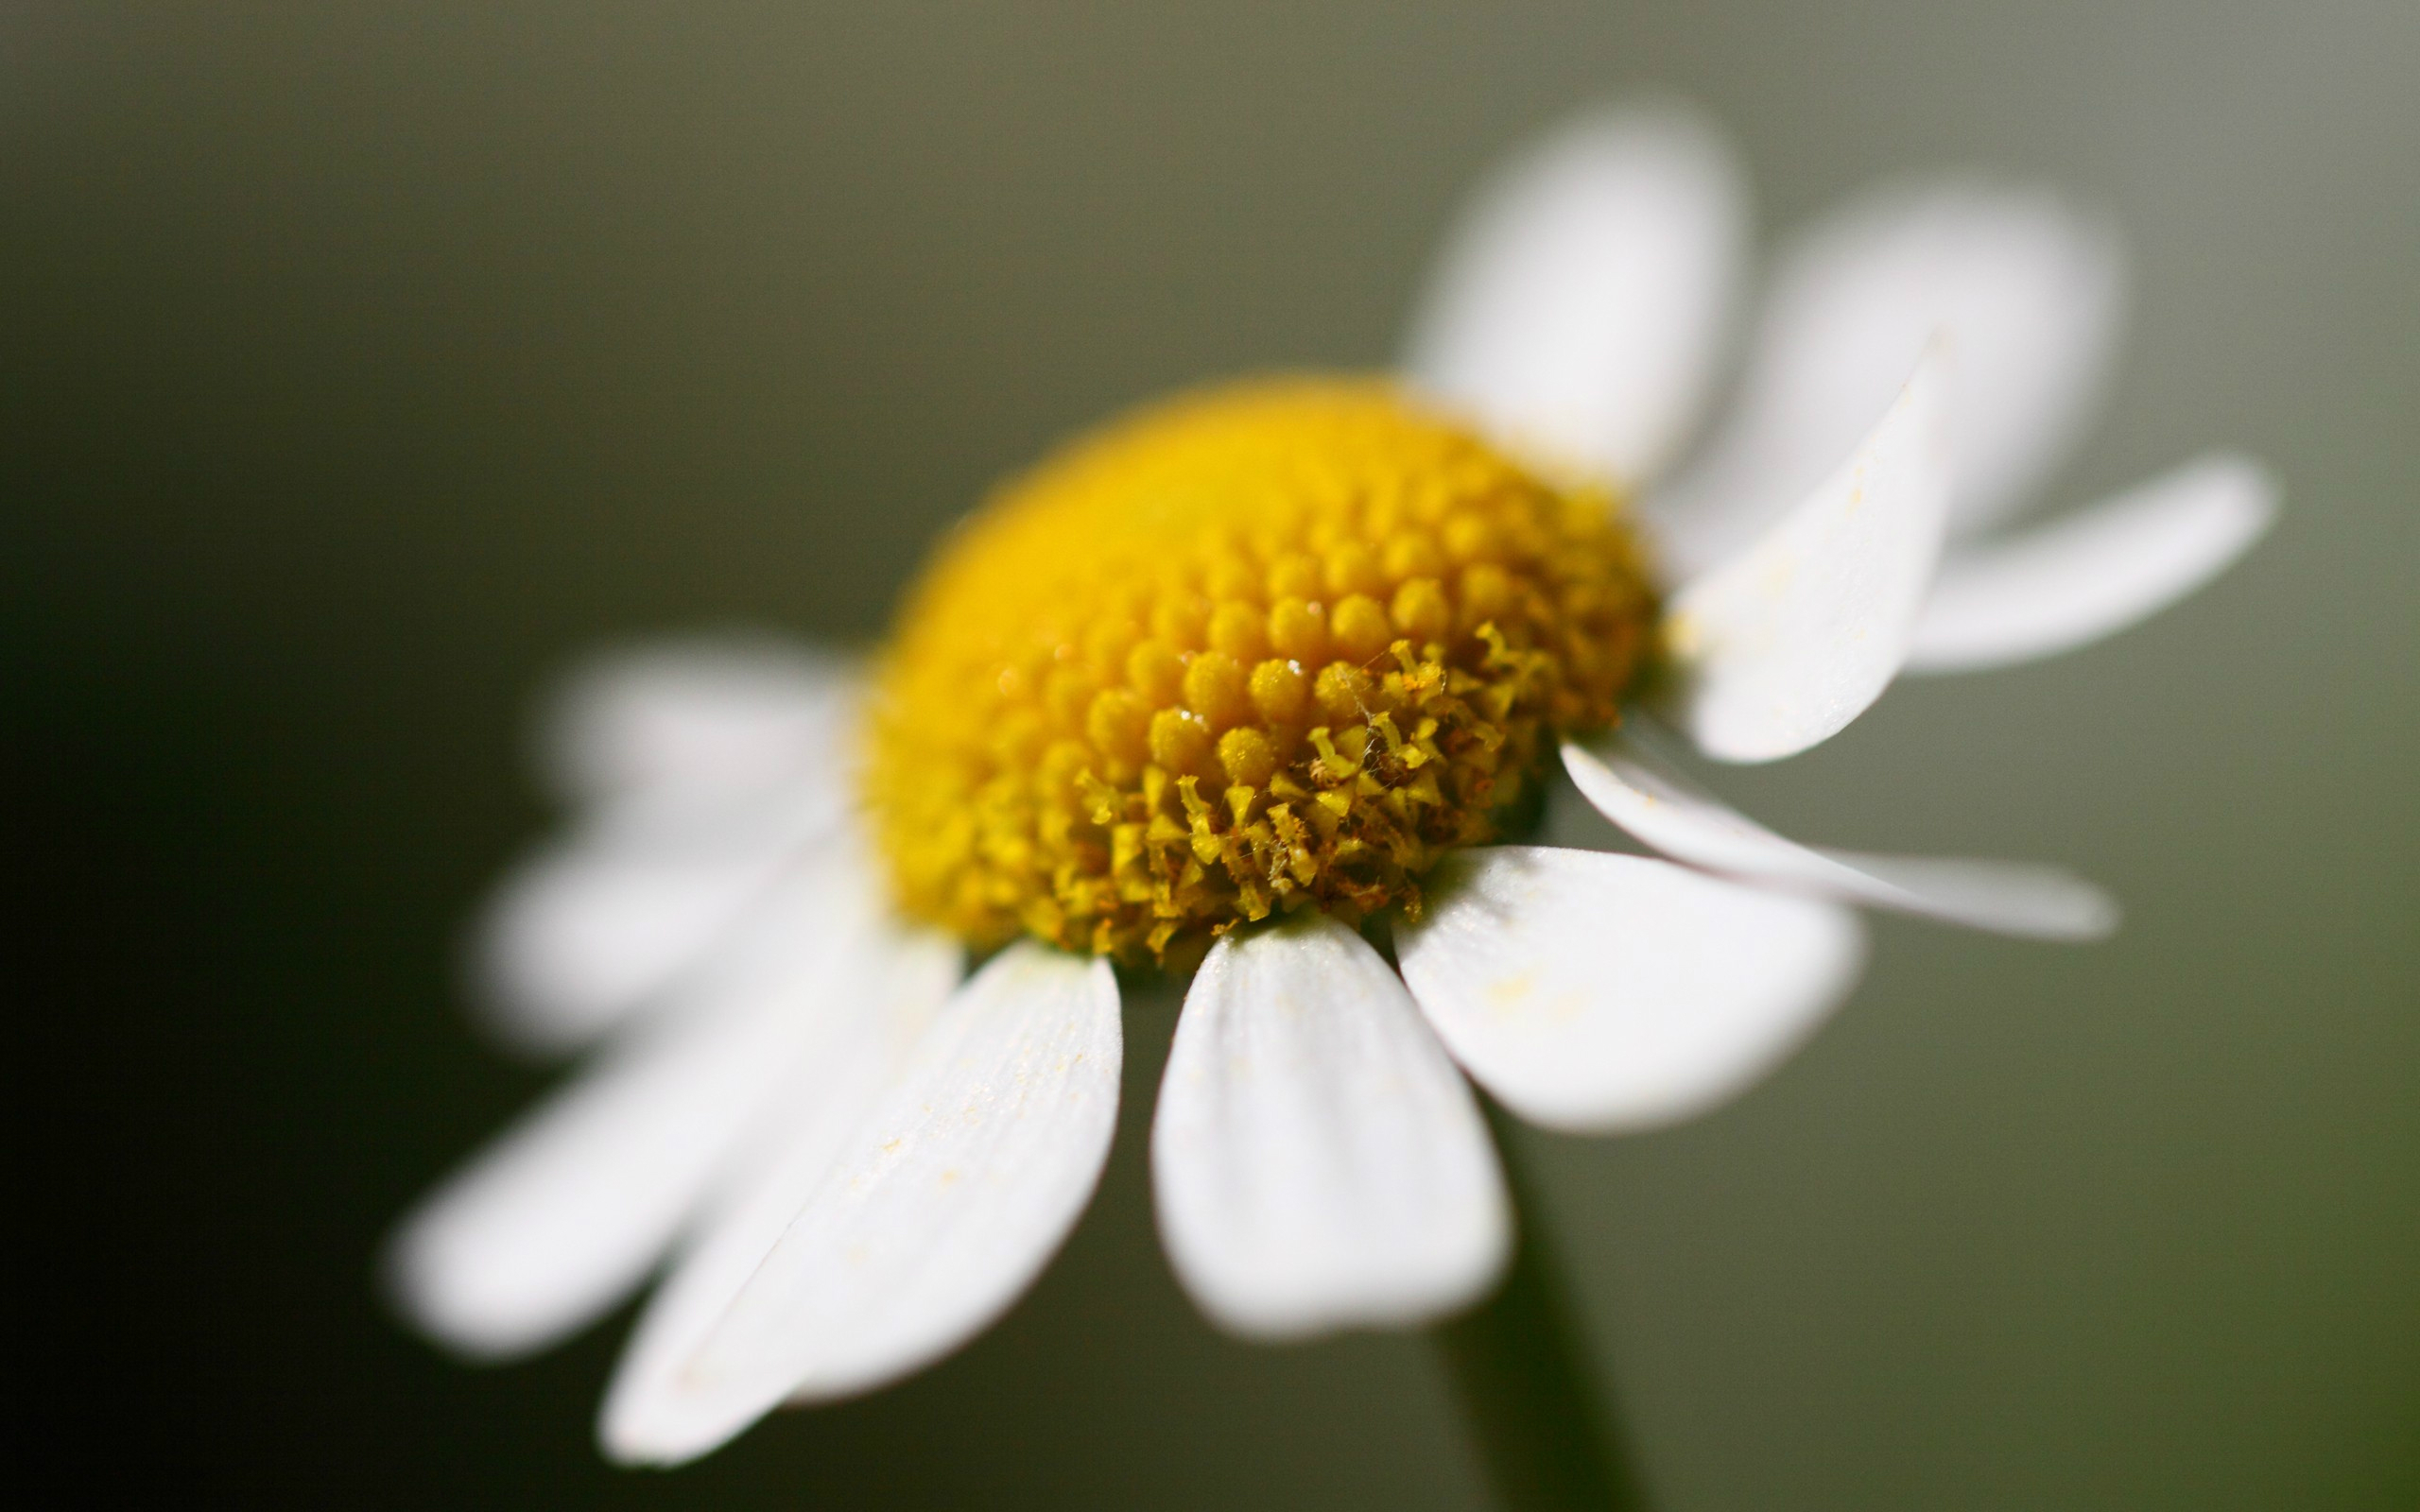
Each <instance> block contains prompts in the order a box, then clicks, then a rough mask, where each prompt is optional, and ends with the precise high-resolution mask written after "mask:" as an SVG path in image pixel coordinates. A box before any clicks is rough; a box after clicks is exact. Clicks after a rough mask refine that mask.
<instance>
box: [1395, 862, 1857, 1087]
mask: <svg viewBox="0 0 2420 1512" xmlns="http://www.w3.org/2000/svg"><path fill="white" fill-rule="evenodd" d="M1431 875H1432V877H1433V879H1434V881H1433V885H1432V886H1431V889H1430V893H1431V902H1430V905H1429V908H1428V910H1427V913H1426V916H1425V917H1424V918H1423V919H1421V920H1420V921H1419V922H1418V923H1416V924H1409V925H1406V926H1404V927H1402V928H1401V929H1400V930H1399V931H1398V933H1397V936H1396V945H1397V952H1398V954H1399V956H1400V958H1401V960H1402V962H1403V974H1404V980H1405V981H1406V982H1407V983H1409V985H1410V988H1411V992H1412V996H1413V997H1414V998H1416V999H1418V1000H1419V1003H1420V1006H1421V1007H1422V1009H1423V1010H1424V1011H1426V1013H1427V1015H1428V1021H1429V1022H1431V1023H1433V1024H1435V1025H1436V1026H1437V1032H1438V1034H1439V1035H1440V1036H1442V1037H1443V1040H1444V1041H1445V1044H1446V1048H1448V1049H1449V1050H1451V1051H1452V1052H1453V1054H1454V1057H1455V1058H1456V1059H1458V1060H1460V1061H1461V1063H1462V1065H1463V1067H1464V1068H1465V1069H1467V1070H1468V1071H1469V1072H1470V1074H1472V1075H1473V1076H1475V1077H1477V1078H1478V1082H1479V1085H1481V1086H1483V1087H1485V1088H1486V1089H1487V1090H1488V1091H1491V1092H1494V1093H1495V1095H1496V1097H1497V1098H1499V1099H1500V1100H1501V1101H1502V1102H1503V1103H1504V1105H1505V1106H1506V1107H1507V1108H1512V1109H1513V1111H1514V1112H1516V1113H1518V1114H1520V1115H1521V1116H1522V1117H1524V1118H1527V1119H1529V1120H1530V1121H1531V1122H1533V1123H1538V1124H1544V1125H1547V1126H1548V1127H1551V1128H1561V1129H1571V1130H1577V1131H1587V1132H1605V1131H1610V1130H1616V1129H1634V1128H1651V1127H1654V1126H1657V1125H1666V1124H1671V1123H1677V1122H1679V1121H1680V1120H1683V1119H1686V1118H1691V1117H1694V1116H1696V1115H1697V1114H1700V1113H1703V1112H1705V1111H1707V1110H1709V1109H1710V1108H1714V1107H1716V1106H1717V1105H1719V1104H1720V1103H1722V1102H1725V1101H1727V1100H1729V1099H1730V1098H1732V1097H1735V1096H1737V1095H1738V1094H1739V1093H1740V1092H1742V1091H1746V1090H1747V1089H1748V1088H1749V1087H1750V1086H1752V1085H1754V1084H1755V1082H1756V1081H1757V1080H1758V1079H1760V1078H1761V1077H1762V1076H1764V1074H1766V1073H1767V1072H1769V1071H1771V1070H1772V1068H1773V1067H1775V1066H1777V1065H1779V1064H1780V1063H1781V1061H1782V1060H1783V1059H1784V1058H1785V1057H1788V1056H1789V1053H1790V1052H1791V1051H1792V1050H1795V1049H1796V1048H1797V1047H1798V1045H1799V1044H1800V1042H1801V1041H1803V1040H1806V1037H1807V1036H1808V1035H1810V1034H1812V1033H1813V1032H1814V1030H1815V1026H1816V1025H1817V1024H1819V1023H1820V1022H1823V1020H1824V1016H1825V1015H1827V1014H1828V1013H1829V1012H1830V1011H1831V1010H1832V1008H1833V1007H1834V1006H1835V1005H1838V1004H1839V1003H1840V1001H1841V998H1842V997H1844V996H1845V995H1846V994H1847V991H1848V989H1849V988H1850V986H1851V985H1852V984H1853V983H1854V982H1855V981H1856V979H1857V973H1858V966H1859V965H1860V963H1861V962H1862V960H1863V955H1864V946H1863V939H1864V936H1863V935H1862V933H1861V932H1860V931H1859V929H1858V921H1857V916H1856V915H1855V914H1854V913H1852V912H1850V911H1849V910H1847V909H1845V908H1842V907H1840V906H1839V905H1837V904H1834V903H1827V902H1820V901H1818V900H1814V899H1808V898H1798V897H1791V896H1789V895H1787V894H1784V893H1777V892H1769V891H1765V890H1763V889H1760V888H1755V887H1748V886H1742V885H1738V884H1737V883H1731V882H1725V881H1722V880H1720V879H1719V878H1715V877H1709V876H1706V875H1704V874H1703V873H1702V872H1695V871H1690V870H1687V869H1685V868H1680V867H1675V866H1671V865H1668V864H1667V863H1665V862H1661V861H1650V860H1648V859H1646V858H1644V857H1641V856H1617V855H1604V854H1599V853H1595V852H1591V851H1559V850H1545V849H1535V848H1530V847H1524V846H1506V847H1497V848H1490V849H1483V850H1477V851H1461V852H1458V853H1456V854H1454V855H1452V856H1449V857H1447V858H1446V859H1445V861H1444V862H1443V863H1442V864H1441V865H1440V866H1439V867H1438V868H1437V870H1436V871H1435V872H1434V873H1432V874H1431Z"/></svg>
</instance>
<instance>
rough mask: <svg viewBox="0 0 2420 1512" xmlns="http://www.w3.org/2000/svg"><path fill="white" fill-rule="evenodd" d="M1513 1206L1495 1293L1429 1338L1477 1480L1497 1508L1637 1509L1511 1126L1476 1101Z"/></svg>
mask: <svg viewBox="0 0 2420 1512" xmlns="http://www.w3.org/2000/svg"><path fill="white" fill-rule="evenodd" d="M1481 1102H1482V1103H1484V1104H1485V1106H1486V1108H1487V1117H1488V1122H1489V1124H1490V1125H1493V1126H1494V1128H1495V1144H1496V1148H1497V1149H1498V1150H1499V1151H1501V1152H1502V1154H1503V1158H1504V1178H1505V1184H1506V1186H1507V1187H1508V1188H1510V1189H1511V1194H1512V1198H1513V1223H1514V1226H1515V1238H1514V1241H1513V1263H1512V1264H1511V1265H1510V1266H1508V1267H1507V1268H1506V1270H1505V1273H1504V1283H1503V1284H1502V1285H1501V1286H1499V1287H1497V1288H1496V1291H1495V1296H1493V1297H1489V1298H1488V1299H1487V1300H1486V1301H1484V1302H1481V1303H1480V1304H1479V1305H1478V1306H1477V1307H1475V1308H1473V1309H1471V1310H1470V1311H1469V1312H1467V1313H1465V1314H1462V1315H1461V1316H1460V1317H1457V1318H1454V1319H1452V1320H1451V1321H1449V1322H1446V1323H1443V1324H1440V1325H1439V1326H1438V1327H1437V1328H1436V1329H1435V1330H1434V1331H1433V1332H1432V1337H1434V1338H1435V1339H1436V1341H1437V1348H1438V1352H1439V1353H1440V1355H1442V1356H1443V1359H1444V1362H1445V1366H1446V1369H1447V1371H1448V1373H1449V1374H1450V1375H1451V1376H1452V1378H1453V1383H1454V1389H1455V1392H1456V1395H1458V1396H1459V1397H1460V1398H1461V1403H1462V1412H1463V1416H1464V1417H1465V1418H1466V1420H1467V1421H1468V1422H1469V1424H1470V1430H1471V1435H1472V1437H1473V1438H1474V1439H1475V1440H1476V1441H1477V1444H1478V1452H1479V1457H1480V1459H1481V1461H1482V1462H1483V1463H1484V1465H1485V1467H1486V1470H1487V1479H1488V1482H1489V1484H1490V1485H1491V1486H1494V1487H1495V1494H1496V1498H1497V1500H1498V1501H1499V1502H1500V1503H1502V1504H1503V1505H1504V1507H1505V1508H1506V1509H1507V1512H1579V1509H1582V1508H1584V1509H1586V1512H1609V1509H1621V1512H1644V1509H1645V1508H1646V1506H1647V1504H1648V1503H1647V1496H1646V1493H1645V1491H1644V1489H1643V1487H1642V1485H1641V1482H1640V1480H1639V1477H1638V1475H1637V1473H1636V1472H1635V1471H1634V1469H1633V1468H1632V1466H1631V1463H1630V1460H1629V1457H1628V1455H1627V1454H1626V1453H1625V1452H1624V1446H1623V1444H1622V1442H1621V1435H1620V1432H1619V1428H1618V1425H1617V1424H1616V1422H1615V1420H1614V1417H1613V1416H1612V1414H1611V1413H1609V1412H1607V1411H1606V1410H1605V1409H1604V1402H1603V1399H1602V1394H1601V1393H1600V1392H1599V1388H1598V1386H1597V1383H1596V1381H1595V1378H1594V1376H1593V1375H1592V1374H1591V1372H1590V1370H1589V1367H1588V1354H1587V1350H1586V1349H1585V1348H1584V1346H1583V1343H1582V1338H1581V1336H1580V1332H1579V1329H1578V1327H1577V1325H1576V1320H1575V1319H1574V1318H1573V1317H1572V1315H1571V1311H1570V1307H1569V1305H1568V1303H1567V1302H1566V1300H1565V1298H1564V1290H1563V1286H1562V1277H1561V1275H1560V1274H1559V1273H1558V1272H1557V1270H1556V1268H1555V1264H1554V1257H1553V1255H1552V1253H1551V1250H1550V1247H1549V1246H1548V1243H1547V1236H1546V1235H1545V1233H1544V1232H1543V1231H1542V1229H1541V1226H1540V1224H1539V1222H1538V1213H1539V1212H1540V1211H1541V1210H1540V1208H1539V1205H1538V1198H1537V1190H1536V1188H1535V1187H1534V1186H1533V1185H1531V1183H1530V1181H1529V1179H1528V1177H1527V1174H1526V1173H1525V1172H1524V1171H1523V1170H1522V1168H1521V1159H1520V1152H1519V1150H1518V1149H1517V1148H1516V1146H1515V1144H1514V1141H1513V1128H1512V1126H1511V1125H1512V1121H1511V1120H1510V1119H1509V1118H1507V1117H1506V1116H1505V1113H1504V1111H1503V1109H1501V1108H1497V1107H1496V1106H1495V1103H1494V1102H1493V1101H1491V1100H1489V1099H1487V1098H1485V1097H1484V1096H1482V1098H1481Z"/></svg>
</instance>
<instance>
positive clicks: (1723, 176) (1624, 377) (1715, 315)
mask: <svg viewBox="0 0 2420 1512" xmlns="http://www.w3.org/2000/svg"><path fill="white" fill-rule="evenodd" d="M1745 181H1746V179H1745V175H1744V174H1743V173H1742V172H1741V171H1740V169H1739V167H1738V164H1737V159H1736V157H1735V155H1734V153H1733V151H1732V149H1731V147H1730V146H1729V144H1728V143H1727V141H1726V140H1725V139H1724V137H1723V136H1722V134H1721V132H1720V130H1719V129H1717V128H1716V127H1715V126H1714V125H1713V124H1712V123H1711V122H1710V121H1709V120H1708V119H1707V118H1706V117H1705V116H1704V115H1703V114H1702V113H1700V112H1697V111H1695V110H1693V109H1691V108H1689V107H1688V106H1686V105H1684V104H1681V103H1679V102H1677V101H1672V100H1665V99H1641V100H1635V101H1632V102H1630V103H1628V104H1625V105H1622V106H1618V107H1614V108H1609V109H1601V110H1597V111H1591V112H1585V113H1583V114H1582V115H1580V116H1578V117H1576V118H1575V119H1573V120H1571V121H1569V122H1566V123H1565V124H1564V125H1563V126H1562V127H1561V128H1559V129H1556V130H1554V131H1552V132H1550V133H1548V134H1547V136H1545V137H1544V138H1543V139H1541V140H1540V141H1539V142H1538V143H1537V144H1535V145H1534V146H1531V147H1530V149H1529V150H1528V151H1526V152H1525V153H1523V154H1521V155H1520V156H1518V157H1516V158H1515V159H1514V160H1513V162H1512V163H1509V164H1508V165H1507V166H1506V167H1505V168H1504V169H1503V170H1502V171H1500V172H1499V173H1497V174H1496V175H1495V177H1494V178H1493V179H1492V180H1489V182H1488V183H1487V184H1486V185H1485V186H1484V188H1483V189H1482V191H1481V192H1480V194H1479V195H1478V198H1476V200H1475V202H1474V204H1473V206H1472V208H1471V211H1470V212H1469V213H1468V214H1467V215H1465V216H1464V218H1463V221H1462V224H1461V227H1460V228H1459V231H1458V232H1457V234H1456V235H1455V236H1454V238H1453V240H1452V241H1451V243H1450V244H1449V246H1448V248H1447V249H1446V252H1445V255H1444V257H1443V260H1442V263H1441V266H1440V269H1439V274H1438V277H1437V279H1436V280H1435V283H1434V286H1433V288H1432V289H1431V291H1430V294H1429V297H1428V299H1427V301H1426V306H1425V308H1424V309H1423V311H1422V314H1421V317H1420V318H1419V320H1418V321H1417V322H1416V324H1417V331H1416V335H1415V336H1414V339H1413V342H1412V348H1411V354H1410V359H1409V369H1410V370H1411V372H1412V373H1413V375H1414V377H1415V378H1416V379H1417V380H1418V381H1419V382H1420V383H1421V384H1422V385H1423V386H1424V387H1426V388H1427V389H1428V390H1429V391H1430V392H1431V393H1432V394H1433V395H1434V396H1436V397H1437V398H1439V399H1441V400H1443V401H1445V402H1446V403H1448V404H1452V405H1454V406H1455V407H1458V408H1461V409H1462V410H1464V411H1466V412H1467V413H1469V414H1470V415H1471V416H1472V417H1473V418H1474V419H1475V420H1476V421H1478V424H1479V425H1480V426H1481V427H1482V428H1484V429H1487V430H1489V431H1491V432H1493V433H1494V434H1495V436H1496V437H1497V438H1498V439H1500V440H1501V441H1503V442H1505V443H1506V444H1508V445H1510V446H1513V448H1515V449H1516V450H1519V451H1521V452H1523V453H1524V454H1525V455H1528V456H1530V459H1531V460H1532V461H1533V462H1534V463H1537V464H1538V465H1541V466H1543V467H1546V468H1547V469H1548V470H1549V471H1554V472H1573V473H1578V474H1582V475H1590V476H1604V477H1612V478H1615V479H1617V480H1620V481H1624V482H1629V483H1635V482H1637V481H1639V480H1640V479H1642V478H1644V477H1646V476H1647V475H1649V474H1651V473H1652V472H1655V471H1656V470H1658V469H1659V468H1660V467H1661V466H1662V464H1663V462H1664V461H1665V460H1666V459H1667V457H1668V455H1669V454H1670V452H1671V450H1672V448H1673V447H1674V446H1675V445H1676V444H1677V443H1678V442H1679V441H1680V440H1681V439H1682V438H1684V437H1685V434H1686V432H1687V430H1688V428H1689V426H1690V424H1691V422H1692V421H1693V419H1694V417H1695V413H1696V409H1697V404H1698V401H1699V398H1700V397H1701V396H1702V394H1703V390H1704V387H1705V386H1706V383H1707V380H1708V379H1709V378H1710V377H1711V375H1712V371H1713V367H1714V358H1715V356H1716V353H1717V352H1718V351H1719V348H1720V335H1721V331H1722V328H1723V326H1724V324H1725V319H1726V316H1727V312H1728V310H1729V307H1730V305H1731V303H1732V300H1733V296H1734V290H1735V285H1736V283H1737V282H1738V274H1739V265H1740V263H1741V256H1740V249H1741V248H1742V247H1743V246H1744V244H1745V241H1746V231H1747V222H1748V212H1747V196H1746V193H1745V189H1744V184H1745Z"/></svg>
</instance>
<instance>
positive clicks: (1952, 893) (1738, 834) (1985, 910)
mask: <svg viewBox="0 0 2420 1512" xmlns="http://www.w3.org/2000/svg"><path fill="white" fill-rule="evenodd" d="M1563 763H1564V767H1565V768H1566V769H1568V770H1569V771H1570V773H1571V780H1572V782H1575V783H1577V784H1578V785H1579V788H1580V791H1581V793H1582V796H1583V797H1585V798H1586V799H1588V801H1589V802H1590V803H1591V804H1593V805H1595V807H1596V809H1597V811H1598V812H1599V813H1600V814H1602V815H1604V816H1605V817H1607V818H1609V819H1611V820H1613V821H1614V822H1615V823H1616V824H1617V825H1619V826H1621V827H1622V828H1623V829H1624V830H1626V831H1628V832H1629V833H1631V834H1632V835H1634V836H1635V837H1636V838H1637V839H1639V840H1641V841H1643V842H1644V843H1646V844H1648V845H1651V846H1653V847H1654V848H1655V849H1656V850H1658V851H1663V852H1664V853H1665V854H1666V855H1668V856H1670V857H1672V858H1673V859H1674V860H1676V861H1685V862H1687V863H1688V864H1689V865H1691V866H1694V867H1704V868H1707V869H1708V870H1712V871H1721V872H1727V873H1729V874H1731V875H1732V876H1736V877H1741V878H1747V879H1751V880H1754V881H1758V882H1768V883H1777V884H1780V885H1784V886H1788V887H1792V888H1796V889H1800V890H1805V891H1810V892H1818V893H1824V894H1828V895H1830V896H1832V897H1835V898H1846V899H1850V900H1853V901H1855V902H1861V903H1872V904H1874V905H1876V906H1877V907H1882V908H1891V909H1896V910H1898V911H1899V912H1901V913H1909V914H1920V915H1923V916H1924V917H1926V918H1928V919H1944V920H1946V921H1948V922H1951V923H1958V924H1965V925H1968V926H1970V927H1972V928H1976V929H1986V930H1991V931H1994V932H1996V933H1998V934H2003V935H2021V936H2031V937H2033V938H2037V939H2069V940H2082V939H2099V938H2100V937H2102V936H2106V935H2107V934H2109V932H2110V931H2112V930H2114V929H2116V928H2117V927H2118V905H2117V903H2116V902H2114V901H2113V900H2111V898H2110V897H2109V895H2108V894H2107V893H2104V892H2102V891H2101V890H2100V888H2098V887H2096V886H2094V885H2092V884H2091V883H2088V882H2085V881H2083V879H2082V878H2079V877H2076V876H2072V875H2070V874H2069V873H2067V872H2065V871H2062V870H2059V869H2058V868H2054V867H2038V866H2027V865H2023V864H2020V863H2016V862H2008V861H1968V860H1962V859H1946V858H1945V859H1934V858H1930V857H1918V856H1876V855H1866V854H1862V853H1860V852H1858V851H1826V850H1817V849H1816V848H1814V847H1812V846H1804V845H1800V844H1798V843H1797V842H1796V841H1794V840H1787V839H1784V838H1783V837H1782V836H1780V835H1778V834H1775V833H1773V832H1772V831H1771V830H1768V829H1766V828H1764V827H1763V826H1762V825H1760V824H1757V823H1756V822H1755V821H1754V820H1752V819H1750V818H1748V817H1747V816H1744V815H1742V814H1739V813H1738V812H1737V811H1736V810H1733V809H1731V808H1728V807H1726V806H1725V805H1724V804H1722V803H1721V802H1720V801H1718V800H1717V799H1714V798H1711V797H1709V796H1708V795H1707V794H1705V793H1704V792H1703V791H1701V790H1700V789H1699V788H1698V787H1697V786H1696V785H1695V784H1693V783H1691V782H1688V781H1686V780H1685V779H1684V778H1683V777H1681V776H1680V774H1678V773H1677V772H1675V771H1673V770H1672V768H1671V767H1670V766H1669V765H1667V764H1665V763H1663V762H1660V761H1657V760H1656V759H1654V757H1653V756H1652V755H1651V754H1650V753H1649V752H1648V750H1647V749H1646V748H1645V747H1642V746H1641V745H1640V744H1639V743H1638V742H1636V741H1634V740H1632V739H1629V738H1627V737H1623V736H1614V737H1610V738H1604V739H1599V740H1597V741H1594V742H1591V743H1590V745H1589V746H1586V747H1583V746H1581V745H1579V744H1577V743H1570V742H1566V743H1565V744H1564V747H1563Z"/></svg>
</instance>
